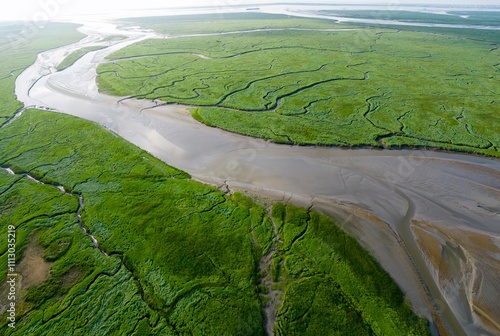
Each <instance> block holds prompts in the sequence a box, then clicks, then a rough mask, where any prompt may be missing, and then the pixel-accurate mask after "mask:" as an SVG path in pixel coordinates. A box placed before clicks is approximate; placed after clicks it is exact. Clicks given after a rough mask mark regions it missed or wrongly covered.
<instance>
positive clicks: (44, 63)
mask: <svg viewBox="0 0 500 336" xmlns="http://www.w3.org/2000/svg"><path fill="white" fill-rule="evenodd" d="M82 31H84V32H85V33H87V34H89V37H88V38H87V39H85V40H83V41H81V42H80V43H77V44H75V45H72V46H67V47H63V48H60V49H56V50H51V51H48V52H45V53H42V54H41V55H40V56H39V57H38V59H37V61H36V63H35V64H34V65H33V66H32V67H30V68H28V69H27V70H26V71H25V72H23V73H22V74H21V75H20V76H19V77H18V79H17V81H16V94H17V95H18V98H19V99H20V100H21V101H22V102H24V103H25V104H26V105H37V106H43V107H49V108H51V109H55V110H57V111H61V112H64V113H67V114H71V115H75V116H79V117H82V118H85V119H88V120H92V121H95V122H97V123H99V124H101V125H103V126H104V127H106V128H108V129H110V130H111V131H113V132H115V133H117V134H119V135H120V136H122V137H123V138H125V139H127V140H128V141H130V142H132V143H134V144H136V145H137V146H139V147H141V148H143V149H145V150H147V151H149V152H150V153H152V154H153V155H155V156H157V157H158V158H160V159H162V160H163V161H165V162H166V163H168V164H170V165H172V166H175V167H177V168H180V169H182V170H185V171H187V172H189V173H190V174H191V175H192V176H193V178H195V179H197V180H200V181H203V182H206V183H212V184H215V185H223V184H225V185H227V186H228V187H229V189H231V190H234V189H239V190H246V191H249V192H251V193H254V194H257V195H264V196H266V197H269V198H272V199H274V200H282V201H285V202H293V203H295V204H299V205H306V206H310V205H311V204H312V205H313V208H314V209H316V210H318V211H321V212H324V213H326V214H329V215H331V216H334V217H336V218H338V219H339V222H340V223H341V225H342V227H344V228H345V229H346V230H347V231H349V232H351V233H352V234H353V235H354V236H356V237H357V238H358V239H359V240H360V241H361V243H362V244H363V245H364V246H365V247H366V248H367V249H369V250H370V251H371V252H372V253H373V255H374V256H375V257H376V258H377V260H378V261H379V262H380V263H381V265H382V266H383V267H384V268H385V269H386V270H387V271H388V272H389V273H390V274H391V275H392V276H393V278H394V279H395V280H396V281H397V282H398V284H399V285H400V287H401V288H402V290H403V291H404V292H405V294H406V295H407V297H408V298H409V299H410V301H411V302H412V304H413V306H414V308H415V309H416V310H417V311H418V312H419V313H420V314H422V315H423V316H425V317H426V318H428V319H434V320H435V324H436V325H437V327H438V328H443V327H442V323H441V322H440V321H439V318H436V316H437V313H436V311H435V309H434V306H435V305H436V306H437V307H439V312H440V313H441V314H442V316H443V317H444V318H445V320H446V324H447V325H448V327H449V328H450V330H451V331H452V332H453V333H454V334H456V335H461V334H479V333H485V334H494V333H495V330H496V332H497V333H498V332H499V331H500V330H499V329H498V325H496V326H495V323H496V322H495V321H500V309H498V306H497V305H496V302H500V293H499V291H498V288H495V284H498V282H499V281H500V274H499V272H500V262H499V255H500V242H499V240H500V225H499V224H500V206H499V204H500V202H499V200H500V161H499V160H495V159H487V158H480V157H474V156H467V155H459V154H446V153H438V152H430V151H407V150H403V151H387V150H368V149H360V150H344V149H338V148H317V147H298V146H285V145H277V144H272V143H268V142H266V141H263V140H259V139H253V138H249V137H245V136H240V135H236V134H231V133H228V132H225V131H222V130H219V129H216V128H211V127H207V126H205V125H203V124H200V123H199V122H197V121H195V120H194V119H192V118H191V116H190V113H189V112H188V111H187V108H188V107H186V106H178V105H166V106H158V107H155V105H156V104H155V103H153V102H149V101H139V100H133V99H127V100H123V101H122V102H119V100H120V98H117V97H110V96H106V95H102V94H100V93H98V90H97V86H96V83H95V77H96V71H95V69H96V66H97V64H98V63H99V62H102V61H103V60H104V57H105V56H106V55H108V54H110V53H111V52H112V51H114V50H118V49H120V48H122V47H124V46H126V45H129V44H131V43H134V42H136V41H139V40H142V39H145V38H150V37H154V36H157V35H155V34H154V33H151V32H141V31H138V30H134V31H120V30H118V29H116V28H115V27H114V26H113V25H111V24H100V23H99V24H97V23H95V24H94V26H92V27H85V28H83V29H82ZM101 31H104V32H103V33H101ZM112 34H115V35H116V34H120V35H127V36H129V39H128V40H124V41H120V42H106V43H105V44H106V45H109V47H108V48H106V49H102V50H99V51H96V52H92V53H89V54H87V55H86V56H84V57H83V58H82V59H80V60H79V61H77V62H76V63H75V64H74V65H73V66H71V67H70V68H68V69H66V70H64V71H62V72H58V73H54V67H55V66H56V65H57V63H58V62H59V61H60V60H62V59H63V58H64V55H66V54H68V53H69V51H71V50H74V49H77V48H80V47H83V46H87V45H88V44H90V43H92V42H95V41H98V40H99V39H100V38H102V37H103V36H107V35H112ZM93 44H95V43H93ZM122 98H123V97H122ZM470 233H473V234H474V239H472V238H470ZM432 237H435V238H432ZM431 238H432V239H431ZM478 242H488V245H487V246H488V247H487V248H486V247H485V246H483V245H482V244H480V243H478ZM457 246H458V247H457ZM450 249H451V250H450ZM485 253H486V254H487V255H488V256H489V259H487V261H485V260H484V258H483V257H484V255H485ZM464 256H466V257H464ZM443 263H444V264H446V265H452V266H450V267H448V268H446V267H444V266H441V265H443ZM458 270H464V272H465V273H464V272H462V273H461V272H460V271H458ZM479 274H480V275H481V276H480V275H479ZM469 275H470V276H469ZM467 276H469V278H467ZM481 279H482V280H481ZM484 279H486V280H484ZM457 293H458V294H457ZM487 329H489V330H490V331H489V332H488V331H487Z"/></svg>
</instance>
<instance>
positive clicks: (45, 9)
mask: <svg viewBox="0 0 500 336" xmlns="http://www.w3.org/2000/svg"><path fill="white" fill-rule="evenodd" d="M276 2H279V0H278V1H277V0H261V1H258V0H254V1H252V0H204V1H202V0H178V1H165V0H119V1H118V0H84V1H82V0H2V3H1V4H0V20H29V21H43V20H45V19H46V17H49V18H50V19H54V18H57V17H60V16H64V15H72V14H91V13H103V12H113V11H117V10H119V11H121V10H126V9H140V8H166V7H179V6H216V7H220V6H224V5H241V4H256V3H276ZM282 2H300V3H307V2H310V3H329V4H335V3H340V4H349V3H351V4H356V3H363V4H375V3H381V0H354V1H353V0H336V1H324V0H309V1H308V0H299V1H294V0H287V1H282ZM382 3H383V2H382ZM411 3H433V4H434V5H436V4H453V3H456V4H473V5H478V4H487V5H488V4H489V5H498V4H499V1H498V0H427V1H426V0H390V1H387V2H386V4H388V5H389V6H390V7H391V8H392V9H394V8H395V7H397V6H398V5H404V4H411Z"/></svg>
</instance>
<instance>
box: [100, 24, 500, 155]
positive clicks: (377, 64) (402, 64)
mask: <svg viewBox="0 0 500 336" xmlns="http://www.w3.org/2000/svg"><path fill="white" fill-rule="evenodd" d="M203 20H204V19H203V18H202V19H200V22H203ZM300 20H301V19H293V20H292V21H291V22H288V21H287V20H285V19H283V20H276V25H275V26H273V27H276V26H277V25H278V24H280V25H281V27H283V28H286V27H289V26H290V27H296V21H300ZM157 21H159V19H158V20H157ZM230 21H231V20H230ZM231 22H232V21H231ZM244 22H246V24H247V25H248V22H251V21H244ZM310 22H311V21H310V20H309V19H307V20H305V24H304V26H308V24H310ZM306 23H307V24H306ZM289 24H290V25H289ZM328 24H329V26H330V27H332V24H331V23H328ZM324 25H325V24H323V26H321V25H319V26H318V28H324ZM151 26H152V27H158V28H157V29H159V30H161V28H159V27H160V24H159V23H155V24H151ZM252 26H253V27H257V26H256V25H255V24H253V25H252ZM164 27H166V28H163V29H165V30H166V29H168V27H169V23H167V24H165V26H164ZM260 27H266V25H262V26H260ZM308 27H309V26H308ZM339 28H342V26H340V27H339ZM464 31H467V30H464ZM186 32H189V33H191V32H190V31H189V29H187V30H186ZM477 34H479V33H477ZM499 52H500V51H499V49H498V45H497V44H495V43H494V44H492V43H490V42H485V41H478V40H476V39H471V38H469V37H467V36H466V37H457V36H455V35H447V34H435V33H432V34H431V33H426V32H414V31H400V30H397V29H381V28H359V29H354V30H348V29H346V30H342V31H321V30H317V31H308V30H281V31H274V30H271V31H257V32H252V33H241V34H230V35H219V36H188V37H177V38H172V39H162V40H146V41H143V42H140V43H138V44H135V45H132V46H130V47H127V48H124V49H122V50H120V51H118V52H116V53H114V54H112V55H111V56H110V57H109V62H107V63H104V64H101V65H100V66H99V68H98V71H99V77H98V84H99V87H100V89H101V90H102V91H103V92H105V93H108V94H112V95H119V96H130V97H133V98H140V99H151V100H159V101H163V102H166V103H177V104H185V105H189V106H194V107H197V108H194V109H193V116H194V117H195V118H196V119H198V120H199V121H202V122H204V123H205V124H207V125H210V126H215V127H220V128H223V129H226V130H229V131H232V132H236V133H240V134H245V135H250V136H254V137H260V138H264V139H270V140H272V141H275V142H278V143H287V144H301V145H335V146H343V147H359V146H363V147H367V146H368V147H380V148H382V147H385V148H401V147H427V148H437V149H445V150H454V151H462V152H472V153H479V154H485V155H491V156H499V152H498V146H499V144H500V138H499V136H498V134H497V132H495V130H494V129H493V128H491V127H490V125H491V123H498V116H497V114H496V110H497V109H498V101H497V99H496V97H498V94H499V92H498V89H497V88H498V87H499V86H498V78H497V76H496V73H497V72H498V56H499ZM132 88H133V89H132Z"/></svg>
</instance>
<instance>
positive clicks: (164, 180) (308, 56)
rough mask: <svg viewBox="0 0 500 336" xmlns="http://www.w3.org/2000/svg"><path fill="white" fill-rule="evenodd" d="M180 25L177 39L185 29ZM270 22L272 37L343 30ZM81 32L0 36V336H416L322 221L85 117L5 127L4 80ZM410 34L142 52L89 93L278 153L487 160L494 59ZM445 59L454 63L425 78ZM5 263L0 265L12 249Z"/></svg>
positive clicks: (381, 283)
mask: <svg viewBox="0 0 500 336" xmlns="http://www.w3.org/2000/svg"><path fill="white" fill-rule="evenodd" d="M261 19H262V18H260V17H252V19H248V18H247V17H241V16H235V17H230V18H226V21H227V22H224V20H219V21H216V23H215V24H213V23H212V24H211V25H210V26H209V27H210V29H212V30H213V31H220V30H221V29H223V27H222V26H223V24H224V23H227V24H228V27H230V28H231V29H233V28H234V26H235V25H236V23H235V21H237V23H238V25H236V26H238V27H242V28H244V29H255V28H265V27H263V26H262V22H259V20H261ZM178 20H181V19H180V18H178ZM189 20H193V18H192V17H191V18H189ZM189 20H188V21H187V22H186V23H184V24H180V23H179V24H176V25H175V26H176V27H177V29H179V30H183V29H189V30H190V33H193V32H195V31H193V25H192V22H189ZM199 20H203V18H202V19H199ZM213 21H214V20H213V18H212V19H210V22H213ZM271 21H272V23H265V25H266V27H267V26H269V25H271V24H272V25H273V26H272V28H284V27H295V28H300V29H303V28H326V29H331V28H333V29H336V28H338V26H337V25H334V24H330V23H325V22H323V21H316V20H299V19H291V18H287V19H284V18H283V19H279V18H278V17H273V18H272V20H270V22H271ZM153 23H154V24H155V25H159V24H160V26H161V23H159V19H156V21H155V22H153ZM153 23H151V24H153ZM208 24H209V23H208V22H207V25H208ZM165 27H167V25H166V26H165ZM221 27H222V28H221ZM74 28H75V26H72V25H64V26H63V25H58V24H49V25H47V26H46V27H44V28H43V29H40V30H39V31H38V35H37V38H36V39H33V38H32V39H24V40H22V41H21V42H22V43H19V44H18V45H17V46H16V48H11V46H12V45H11V43H12V42H11V41H7V40H6V39H4V36H7V35H8V34H10V33H15V34H20V32H21V30H22V27H21V26H16V25H2V26H0V29H1V30H2V32H3V33H2V34H1V35H0V36H2V37H1V39H2V40H0V46H2V49H1V52H0V62H1V64H2V67H1V68H0V69H1V70H0V71H1V73H0V86H1V91H0V92H1V93H0V94H1V95H2V102H4V104H3V105H2V109H1V111H0V113H1V115H0V118H1V119H0V125H1V128H0V166H1V167H2V168H4V169H1V170H0V180H1V183H0V232H1V235H2V236H3V237H7V232H8V230H9V226H10V225H13V226H15V227H16V233H15V234H16V255H15V270H16V272H17V273H19V279H18V280H22V281H20V283H21V284H22V285H21V286H20V287H19V288H17V292H16V314H15V319H16V328H15V329H12V328H11V327H9V325H8V324H9V323H11V322H10V321H9V320H8V319H7V317H9V316H10V315H9V312H8V311H7V308H8V307H7V306H6V305H4V302H5V301H4V299H3V298H5V297H7V295H8V292H9V286H8V283H7V282H6V275H7V267H2V268H1V269H0V282H1V284H0V296H1V297H2V306H0V313H1V322H0V332H1V333H2V334H5V335H28V334H31V335H52V334H54V335H70V334H71V335H124V334H127V335H155V334H156V335H169V334H195V335H223V334H227V335H236V334H238V335H262V334H265V333H266V327H265V325H266V322H268V321H267V320H268V319H275V322H274V321H272V322H274V332H275V333H276V334H278V335H292V334H300V335H319V334H328V335H365V334H366V335H373V334H376V335H401V334H405V335H426V334H428V333H429V331H428V327H427V321H425V320H424V319H422V318H419V317H417V316H416V315H415V314H414V313H413V312H412V311H411V309H410V307H409V305H408V303H407V302H405V300H404V296H403V294H402V293H401V291H400V289H399V288H398V287H397V285H396V284H395V283H394V282H393V281H392V280H391V279H390V277H389V276H388V275H387V273H386V272H385V271H383V270H382V269H381V268H380V266H379V265H378V264H377V263H376V262H375V261H374V260H373V258H372V257H371V256H369V255H368V253H367V252H366V251H364V250H363V249H362V248H361V247H360V246H359V244H358V243H357V242H356V241H355V240H354V239H353V238H351V237H349V236H348V235H346V234H345V233H344V232H343V231H342V230H341V229H339V227H338V226H337V225H336V223H335V222H334V221H333V220H331V219H329V218H327V217H325V216H323V215H320V214H318V213H316V212H314V211H311V210H309V209H301V208H297V207H294V206H292V205H284V204H280V203H276V204H267V205H263V204H258V203H256V202H255V201H253V200H252V199H250V198H248V197H247V196H244V195H242V194H239V193H232V194H224V193H222V192H221V191H219V190H218V189H216V188H214V187H210V186H206V185H203V184H200V183H198V182H195V181H193V180H191V179H190V176H189V175H188V174H186V173H184V172H182V171H179V170H177V169H175V168H173V167H169V166H168V165H166V164H165V163H163V162H161V161H159V160H158V159H156V158H154V157H152V156H151V155H149V154H148V153H146V152H144V151H143V150H140V149H138V148H137V147H135V146H133V145H131V144H129V143H127V142H126V141H124V140H122V139H121V138H119V137H117V136H116V135H114V134H113V133H110V132H108V131H106V130H104V129H102V128H101V127H99V126H97V125H95V124H93V123H90V122H87V121H83V120H81V119H78V118H74V117H70V116H65V115H61V114H57V113H51V112H45V111H40V110H27V111H25V112H24V113H23V114H22V115H21V116H19V117H18V118H16V119H13V116H14V115H15V113H16V111H17V110H18V109H19V108H20V107H21V104H20V103H19V102H17V101H16V100H15V96H14V94H13V89H14V80H15V77H16V76H17V75H18V74H19V73H20V72H21V71H22V70H23V69H24V68H26V67H27V66H29V65H30V64H31V63H32V62H33V61H34V59H35V57H36V54H37V53H38V52H40V51H42V50H47V49H50V48H54V47H57V46H61V45H65V44H68V43H71V42H72V41H76V40H78V39H79V38H81V37H82V35H81V34H78V33H76V31H75V30H74ZM157 28H158V27H157ZM341 28H345V27H341ZM165 29H166V31H168V27H167V28H165ZM177 33H183V32H182V31H177ZM56 34H57V39H55V38H54V36H55V35H56ZM404 34H406V33H397V32H395V31H391V30H386V29H366V30H353V31H351V30H346V31H341V32H336V31H306V30H295V31H278V30H276V31H269V32H258V33H251V34H239V35H222V36H213V37H209V36H207V37H190V38H189V39H188V38H177V39H170V40H154V41H152V40H149V41H145V42H142V43H140V44H138V45H135V46H131V47H129V48H127V49H125V50H123V51H120V52H118V53H116V54H114V55H113V57H112V59H113V60H110V62H108V63H105V64H103V65H102V66H100V68H99V72H100V73H101V74H100V76H99V78H98V80H99V85H100V88H101V89H102V90H104V91H106V92H108V93H113V94H117V95H131V94H134V95H135V96H136V97H138V98H144V99H161V100H164V101H165V102H176V103H181V104H189V105H195V106H199V107H200V108H198V109H196V110H195V111H194V114H195V116H196V117H197V118H198V119H200V120H203V121H204V122H206V123H207V124H210V125H216V126H219V127H222V128H226V129H228V130H231V131H235V132H239V133H244V134H250V135H254V136H261V137H264V138H269V139H273V140H274V141H277V142H285V143H301V144H312V143H314V144H335V145H346V146H347V145H354V146H358V145H371V146H379V145H381V144H382V143H383V144H386V145H391V146H399V145H419V146H420V145H429V146H435V147H439V148H449V149H456V150H466V151H472V152H477V153H484V154H489V155H497V151H496V147H495V146H497V144H498V135H496V134H494V133H493V131H491V129H490V128H488V125H491V124H492V123H494V122H495V121H496V120H497V119H495V118H498V117H496V116H495V114H494V113H493V109H494V107H495V104H497V103H496V102H495V100H494V99H495V97H494V95H495V92H496V91H495V90H497V89H496V87H495V85H490V84H491V83H493V82H495V81H498V80H497V79H495V77H494V75H495V71H498V69H496V68H495V65H494V64H490V63H491V61H492V59H493V58H494V55H495V54H496V55H498V51H497V50H496V49H495V46H492V45H491V44H485V43H480V42H476V41H470V40H461V39H460V40H457V39H456V38H451V37H443V36H438V35H429V34H418V33H407V35H406V38H401V37H400V36H405V35H404ZM313 40H315V41H316V43H313V42H311V41H313ZM365 40H366V41H371V43H368V44H366V45H363V43H353V42H355V41H365ZM423 41H425V42H426V43H425V44H427V43H429V45H430V46H431V47H425V44H424V43H423ZM464 44H465V46H464ZM397 45H400V48H396V46H397ZM460 46H461V47H460ZM4 47H5V48H4ZM449 48H451V49H452V50H459V49H460V52H461V55H462V56H463V57H458V56H457V55H454V54H453V52H448V51H447V50H448V49H449ZM453 48H455V49H453ZM197 54H201V55H204V56H206V57H203V58H202V57H200V56H198V55H197ZM479 55H480V57H479ZM369 56H371V58H370V57H369ZM452 56H453V57H455V56H456V58H453V61H450V59H451V57H452ZM447 57H448V62H444V61H443V60H444V59H447ZM384 58H385V59H386V60H385V61H384ZM469 58H470V59H474V62H472V63H468V62H467V60H468V59H469ZM395 59H397V60H399V62H393V61H394V60H395ZM438 60H441V61H442V62H444V63H446V66H447V67H448V68H444V69H442V68H440V67H437V68H434V69H433V71H431V70H429V67H431V66H436V64H435V63H433V62H438ZM422 62H428V63H422ZM415 64H418V66H416V65H415ZM424 64H427V65H428V67H425V66H424ZM439 64H441V63H439ZM496 66H498V65H496ZM388 69H392V71H389V70H388ZM416 69H419V71H416ZM495 69H496V70H495ZM397 70H398V71H403V73H399V74H398V71H397ZM440 71H443V73H446V74H447V76H444V75H443V73H440ZM446 71H448V72H446ZM409 73H411V76H407V75H408V74H409ZM429 74H432V75H429ZM448 75H449V76H448ZM442 76H444V77H442ZM381 78H382V79H384V81H385V82H382V81H381ZM422 81H425V82H422ZM443 81H445V82H446V83H447V85H443ZM431 84H432V85H434V86H429V85H431ZM464 87H468V88H469V89H468V90H465V89H464ZM132 88H134V89H133V90H132ZM430 88H434V89H430ZM137 90H139V91H137ZM413 90H415V92H419V93H422V95H421V96H418V95H417V94H413V92H414V91H413ZM450 90H451V91H450ZM453 90H456V91H453ZM452 91H453V92H454V94H451V93H450V92H452ZM464 92H468V93H469V95H463V93H464ZM424 93H425V94H424ZM460 94H462V96H460V97H459V95H460ZM473 95H474V99H473ZM437 102H439V103H440V104H442V105H439V106H440V108H438V109H434V105H435V104H436V103H437ZM382 111H384V112H383V113H382ZM270 125H273V126H272V127H274V128H270V127H269V126H270ZM429 125H432V127H430V126H429ZM451 126H454V127H451ZM432 130H435V131H432ZM452 132H453V133H452ZM96 153H98V154H99V155H96ZM6 169H10V170H6ZM0 254H1V255H0V260H1V263H0V264H1V265H7V264H8V261H9V253H8V245H7V241H6V239H2V240H1V241H0ZM276 297H278V298H280V300H278V302H279V303H280V304H279V306H278V307H276V311H275V314H274V316H267V315H266V309H267V308H269V307H268V306H269V302H271V301H273V299H274V298H276Z"/></svg>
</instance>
